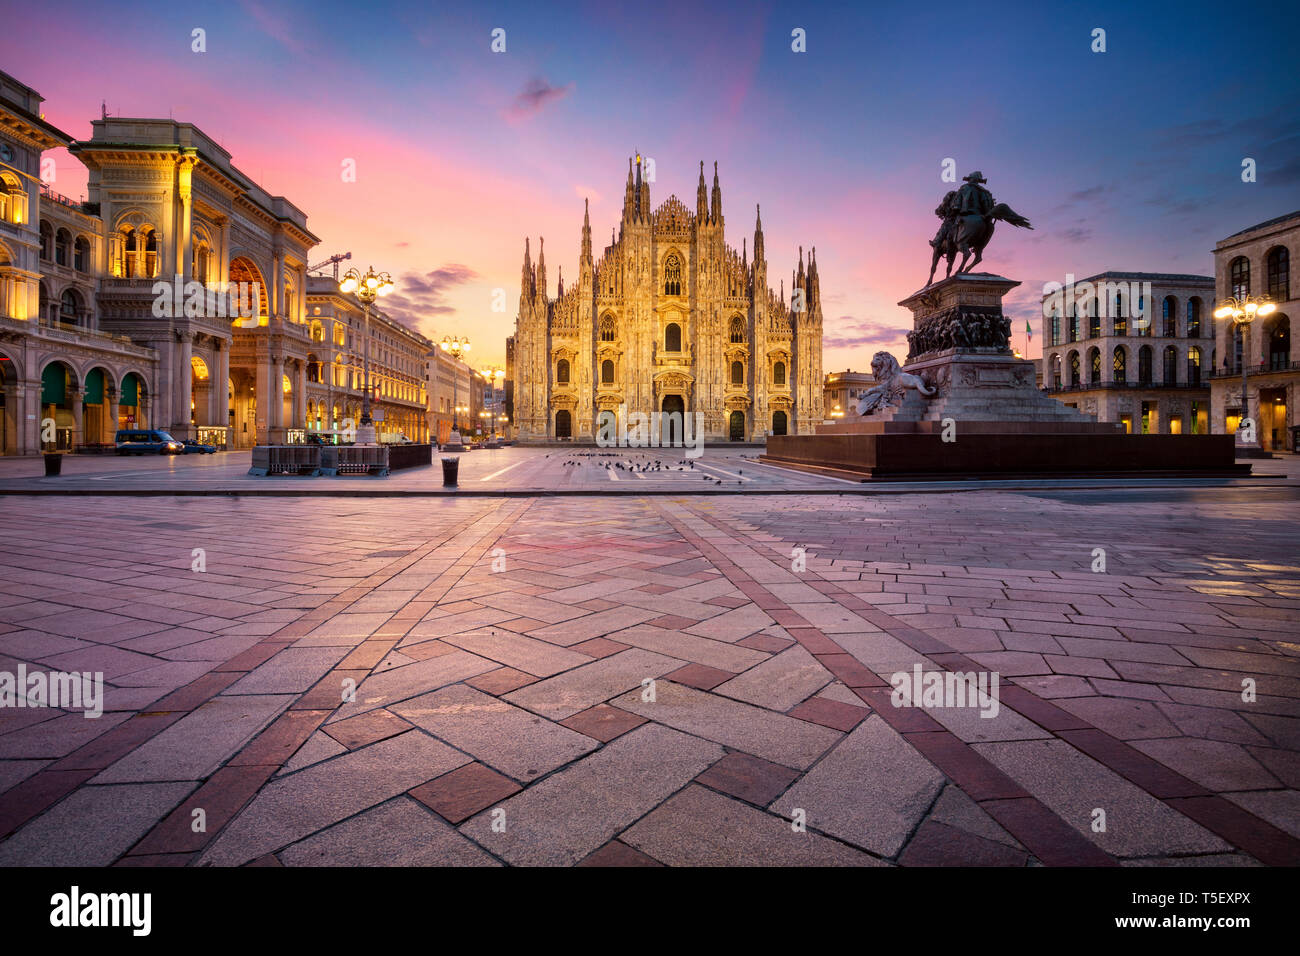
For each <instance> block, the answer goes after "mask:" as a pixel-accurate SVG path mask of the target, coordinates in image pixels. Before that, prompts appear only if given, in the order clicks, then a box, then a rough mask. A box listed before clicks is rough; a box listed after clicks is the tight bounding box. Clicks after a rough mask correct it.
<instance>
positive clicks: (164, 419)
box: [0, 73, 432, 455]
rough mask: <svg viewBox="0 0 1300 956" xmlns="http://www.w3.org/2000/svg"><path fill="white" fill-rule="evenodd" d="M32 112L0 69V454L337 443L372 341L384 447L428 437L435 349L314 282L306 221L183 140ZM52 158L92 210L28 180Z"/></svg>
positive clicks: (181, 135)
mask: <svg viewBox="0 0 1300 956" xmlns="http://www.w3.org/2000/svg"><path fill="white" fill-rule="evenodd" d="M41 103H42V98H41V96H40V94H38V93H37V92H36V91H35V90H33V89H31V88H30V87H28V86H26V85H24V84H22V83H20V82H19V81H18V80H16V79H14V78H13V77H11V76H8V75H7V74H4V73H0V454H4V455H25V454H36V453H38V452H40V451H43V450H44V451H52V450H59V451H71V450H95V449H98V448H100V447H102V446H104V445H111V443H112V442H113V439H114V433H115V431H116V430H117V429H119V428H158V429H163V430H166V431H169V432H170V433H171V434H172V435H173V436H174V437H176V438H197V439H199V440H200V441H204V442H210V443H212V444H214V445H217V446H219V447H223V448H231V449H235V448H248V447H251V446H252V445H254V444H267V443H276V442H284V441H303V440H304V439H305V438H306V436H307V433H308V431H322V432H330V431H334V432H338V431H346V430H347V421H348V420H349V419H351V420H352V423H353V425H354V426H355V424H356V422H357V421H358V420H359V418H360V408H361V399H362V395H363V385H362V382H363V369H362V365H363V356H364V355H365V353H366V340H367V337H368V338H369V356H370V379H371V389H372V403H373V404H374V406H375V408H376V409H377V410H379V409H382V414H383V420H382V421H377V423H376V424H377V428H378V432H379V434H380V436H381V437H390V436H391V437H396V436H397V435H399V434H401V435H405V436H406V437H408V438H411V439H415V440H420V439H422V438H424V437H425V436H426V435H427V431H428V427H427V418H426V415H425V409H426V403H427V388H426V384H425V380H424V357H425V355H426V354H427V352H428V351H429V349H430V348H431V347H432V343H431V342H430V341H429V340H428V339H427V338H425V337H424V336H422V335H420V334H419V333H418V332H415V331H414V330H412V329H410V328H408V327H407V326H405V325H403V324H402V323H400V322H397V321H395V320H392V319H390V318H389V317H387V316H386V315H385V314H384V313H383V312H382V311H381V310H379V309H374V308H372V309H371V313H370V321H369V323H368V324H367V323H366V322H365V321H364V317H363V307H362V305H361V303H360V301H359V300H358V299H357V298H356V297H355V295H344V294H342V293H340V292H339V291H338V285H337V282H334V281H332V280H329V279H326V278H324V277H317V276H309V275H308V271H309V270H308V261H307V259H308V252H309V250H310V249H311V248H312V247H313V246H315V245H316V244H317V242H318V240H317V238H316V236H315V235H313V234H312V233H311V231H310V230H308V228H307V216H306V214H305V213H304V212H303V211H302V210H300V209H298V208H297V207H296V206H295V205H294V204H293V203H291V202H289V200H287V199H286V198H284V197H283V196H273V195H271V194H270V193H268V192H267V191H266V190H265V189H263V188H262V187H261V186H260V185H258V184H257V183H256V182H254V181H253V180H252V179H251V178H249V177H248V176H247V175H245V174H244V173H243V172H241V171H240V170H239V169H238V168H237V167H236V166H234V165H233V163H232V162H231V156H230V153H228V152H227V151H226V150H225V149H223V148H222V147H221V146H220V145H219V144H217V143H216V142H215V141H214V140H212V139H211V138H210V137H208V136H207V135H205V134H204V133H203V132H202V130H200V129H199V128H198V127H196V126H194V125H193V124H190V123H181V122H177V121H174V120H170V119H147V118H141V119H130V118H124V117H109V116H104V117H101V118H100V119H97V120H94V121H92V123H91V127H92V130H93V132H92V135H91V137H90V139H87V140H80V141H76V140H74V139H73V138H72V137H70V136H69V135H68V134H66V133H64V132H62V131H60V130H58V129H56V128H55V127H53V126H51V125H50V124H49V123H47V122H45V121H44V120H43V119H42V118H41V116H40V106H41ZM56 147H67V148H68V149H69V151H70V152H71V153H72V155H73V156H75V157H76V158H78V159H79V160H80V161H81V162H82V163H83V164H84V165H85V166H86V168H87V170H88V173H89V175H88V182H87V193H88V196H89V201H86V202H73V201H71V200H69V199H67V198H66V197H63V196H60V195H59V194H57V193H55V192H53V191H51V190H50V189H49V188H48V187H46V186H45V185H43V184H42V182H41V179H40V176H41V171H42V166H41V159H42V153H43V152H45V151H46V150H50V149H54V148H56ZM236 288H242V289H243V290H245V291H247V293H248V296H247V299H246V300H245V301H244V302H243V303H242V305H243V306H246V308H240V309H239V311H238V312H236V311H232V310H231V309H230V308H229V306H230V305H233V303H231V302H229V301H228V296H227V293H228V292H233V291H234V290H235V289H236ZM160 290H161V291H160ZM168 290H172V291H173V292H174V294H172V293H169V292H168ZM223 297H226V301H224V302H223ZM236 298H237V299H239V298H242V296H238V295H237V296H236ZM160 306H163V307H161V308H160Z"/></svg>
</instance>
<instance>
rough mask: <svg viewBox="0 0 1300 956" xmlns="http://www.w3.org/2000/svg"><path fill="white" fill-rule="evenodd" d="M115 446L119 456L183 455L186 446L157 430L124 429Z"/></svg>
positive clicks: (118, 435) (120, 431) (118, 434)
mask: <svg viewBox="0 0 1300 956" xmlns="http://www.w3.org/2000/svg"><path fill="white" fill-rule="evenodd" d="M114 445H115V446H116V448H117V453H118V454H119V455H181V454H184V452H185V446H184V445H183V444H181V443H180V442H178V441H177V440H176V439H175V438H172V436H171V435H169V434H167V433H166V432H164V431H159V430H158V429H156V428H123V429H120V430H119V431H118V433H117V437H116V441H115V442H114Z"/></svg>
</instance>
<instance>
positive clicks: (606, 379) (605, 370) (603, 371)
mask: <svg viewBox="0 0 1300 956" xmlns="http://www.w3.org/2000/svg"><path fill="white" fill-rule="evenodd" d="M600 384H601V385H613V384H614V363H613V361H612V360H610V359H605V361H603V362H601V363H600Z"/></svg>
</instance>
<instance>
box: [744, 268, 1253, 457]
mask: <svg viewBox="0 0 1300 956" xmlns="http://www.w3.org/2000/svg"><path fill="white" fill-rule="evenodd" d="M1019 284H1020V283H1018V282H1016V281H1014V280H1011V279H1006V278H1004V277H1002V276H996V275H991V274H988V273H976V274H974V275H960V276H953V277H951V278H949V279H944V280H942V281H940V282H936V283H934V284H933V285H931V286H929V287H927V288H925V289H922V290H921V291H920V292H917V293H914V294H913V295H911V296H909V297H908V298H906V299H904V300H903V301H902V302H900V303H899V305H902V306H904V307H906V308H908V309H910V310H911V311H912V317H913V331H912V332H911V333H910V334H909V336H908V338H909V341H910V342H911V344H912V349H913V354H912V355H910V356H909V358H908V361H907V363H906V364H905V365H904V366H903V367H902V370H901V371H902V372H903V373H908V374H910V375H914V376H917V377H919V378H920V379H922V380H923V381H924V382H925V384H926V386H927V389H928V390H929V389H932V390H934V392H935V394H934V395H932V396H929V397H927V396H925V395H923V394H922V393H921V391H920V390H919V389H916V388H909V387H904V385H903V383H902V382H901V381H899V382H897V383H896V386H895V388H894V389H893V391H892V392H891V393H890V395H889V401H890V403H891V404H889V405H887V406H885V407H881V408H877V410H876V411H874V412H873V413H871V414H869V415H867V416H866V417H864V418H862V419H860V420H858V421H854V422H836V423H833V424H829V425H818V426H817V430H816V434H814V435H774V436H772V437H770V438H769V439H768V441H767V453H766V454H765V455H763V456H761V457H760V459H759V460H760V461H765V462H769V463H771V464H780V465H785V466H787V467H792V468H797V469H801V470H805V471H813V472H817V473H821V474H826V475H831V476H834V477H838V478H852V479H857V480H860V481H867V480H872V479H886V480H888V479H959V478H981V477H990V478H1002V477H1011V476H1056V477H1073V476H1081V477H1131V476H1133V475H1146V476H1155V475H1161V474H1176V475H1197V476H1210V475H1214V476H1233V475H1242V474H1249V472H1250V466H1249V465H1237V464H1235V462H1234V455H1233V442H1232V436H1230V435H1129V434H1126V433H1125V431H1124V426H1123V425H1122V424H1120V423H1118V422H1115V423H1110V422H1098V421H1097V420H1096V419H1095V418H1094V417H1093V416H1092V415H1088V414H1086V413H1084V412H1080V411H1079V410H1078V409H1075V408H1070V407H1069V406H1067V405H1063V404H1062V403H1061V402H1058V401H1057V400H1056V399H1054V398H1051V397H1050V396H1048V395H1047V394H1046V393H1044V392H1043V391H1041V390H1040V389H1039V388H1038V385H1037V382H1036V381H1035V373H1034V364H1033V362H1030V361H1027V360H1025V359H1020V358H1017V357H1016V356H1015V355H1014V354H1013V353H1012V352H1011V350H1010V347H1009V339H1010V329H1009V323H1008V322H1007V320H1006V318H1005V316H1004V315H1003V313H1002V297H1003V296H1004V295H1005V294H1006V293H1007V292H1008V291H1010V290H1011V289H1013V288H1015V287H1016V286H1018V285H1019ZM877 384H878V385H886V386H887V385H888V382H878V383H877Z"/></svg>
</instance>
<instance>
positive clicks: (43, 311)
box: [39, 282, 55, 322]
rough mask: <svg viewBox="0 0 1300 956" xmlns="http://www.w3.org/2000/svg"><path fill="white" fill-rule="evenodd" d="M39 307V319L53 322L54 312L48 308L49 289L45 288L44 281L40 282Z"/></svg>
mask: <svg viewBox="0 0 1300 956" xmlns="http://www.w3.org/2000/svg"><path fill="white" fill-rule="evenodd" d="M39 309H40V313H39V314H40V321H42V322H53V321H54V320H55V316H54V313H53V312H52V311H51V310H50V290H49V289H47V288H45V283H44V282H42V283H41V291H40V306H39Z"/></svg>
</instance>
